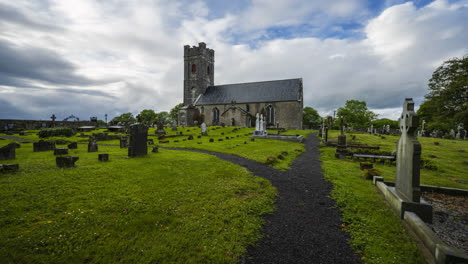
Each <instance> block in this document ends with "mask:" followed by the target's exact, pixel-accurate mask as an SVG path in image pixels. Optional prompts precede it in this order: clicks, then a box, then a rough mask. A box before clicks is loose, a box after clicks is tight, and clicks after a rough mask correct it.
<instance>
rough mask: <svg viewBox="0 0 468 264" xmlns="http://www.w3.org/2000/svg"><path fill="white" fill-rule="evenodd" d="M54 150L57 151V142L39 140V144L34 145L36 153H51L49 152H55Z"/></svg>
mask: <svg viewBox="0 0 468 264" xmlns="http://www.w3.org/2000/svg"><path fill="white" fill-rule="evenodd" d="M54 149H55V142H49V141H44V140H39V142H34V143H33V150H34V152H39V151H49V150H54Z"/></svg>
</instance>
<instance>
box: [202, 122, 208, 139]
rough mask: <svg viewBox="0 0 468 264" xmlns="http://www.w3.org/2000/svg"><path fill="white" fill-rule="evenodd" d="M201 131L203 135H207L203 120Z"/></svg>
mask: <svg viewBox="0 0 468 264" xmlns="http://www.w3.org/2000/svg"><path fill="white" fill-rule="evenodd" d="M201 133H202V135H203V136H208V132H207V130H206V124H205V122H203V123H202V124H201Z"/></svg>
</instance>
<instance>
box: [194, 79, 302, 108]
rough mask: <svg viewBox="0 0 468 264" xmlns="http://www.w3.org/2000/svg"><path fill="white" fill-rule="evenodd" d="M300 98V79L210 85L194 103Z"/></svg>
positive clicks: (249, 101) (295, 99) (253, 101)
mask: <svg viewBox="0 0 468 264" xmlns="http://www.w3.org/2000/svg"><path fill="white" fill-rule="evenodd" d="M299 100H302V79H288V80H278V81H265V82H252V83H237V84H226V85H215V86H210V87H208V88H207V89H206V92H205V93H204V94H203V95H201V97H200V98H198V100H197V101H196V102H195V105H211V104H230V103H232V102H233V101H235V102H236V103H256V102H259V103H261V102H281V101H299Z"/></svg>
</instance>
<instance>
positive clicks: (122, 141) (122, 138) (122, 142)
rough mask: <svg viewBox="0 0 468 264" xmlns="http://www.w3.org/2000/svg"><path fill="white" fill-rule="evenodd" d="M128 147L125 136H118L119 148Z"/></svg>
mask: <svg viewBox="0 0 468 264" xmlns="http://www.w3.org/2000/svg"><path fill="white" fill-rule="evenodd" d="M126 147H128V139H127V137H121V138H120V148H126Z"/></svg>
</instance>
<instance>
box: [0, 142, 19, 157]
mask: <svg viewBox="0 0 468 264" xmlns="http://www.w3.org/2000/svg"><path fill="white" fill-rule="evenodd" d="M10 159H16V144H15V143H10V144H8V145H6V146H4V147H1V148H0V160H10Z"/></svg>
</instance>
